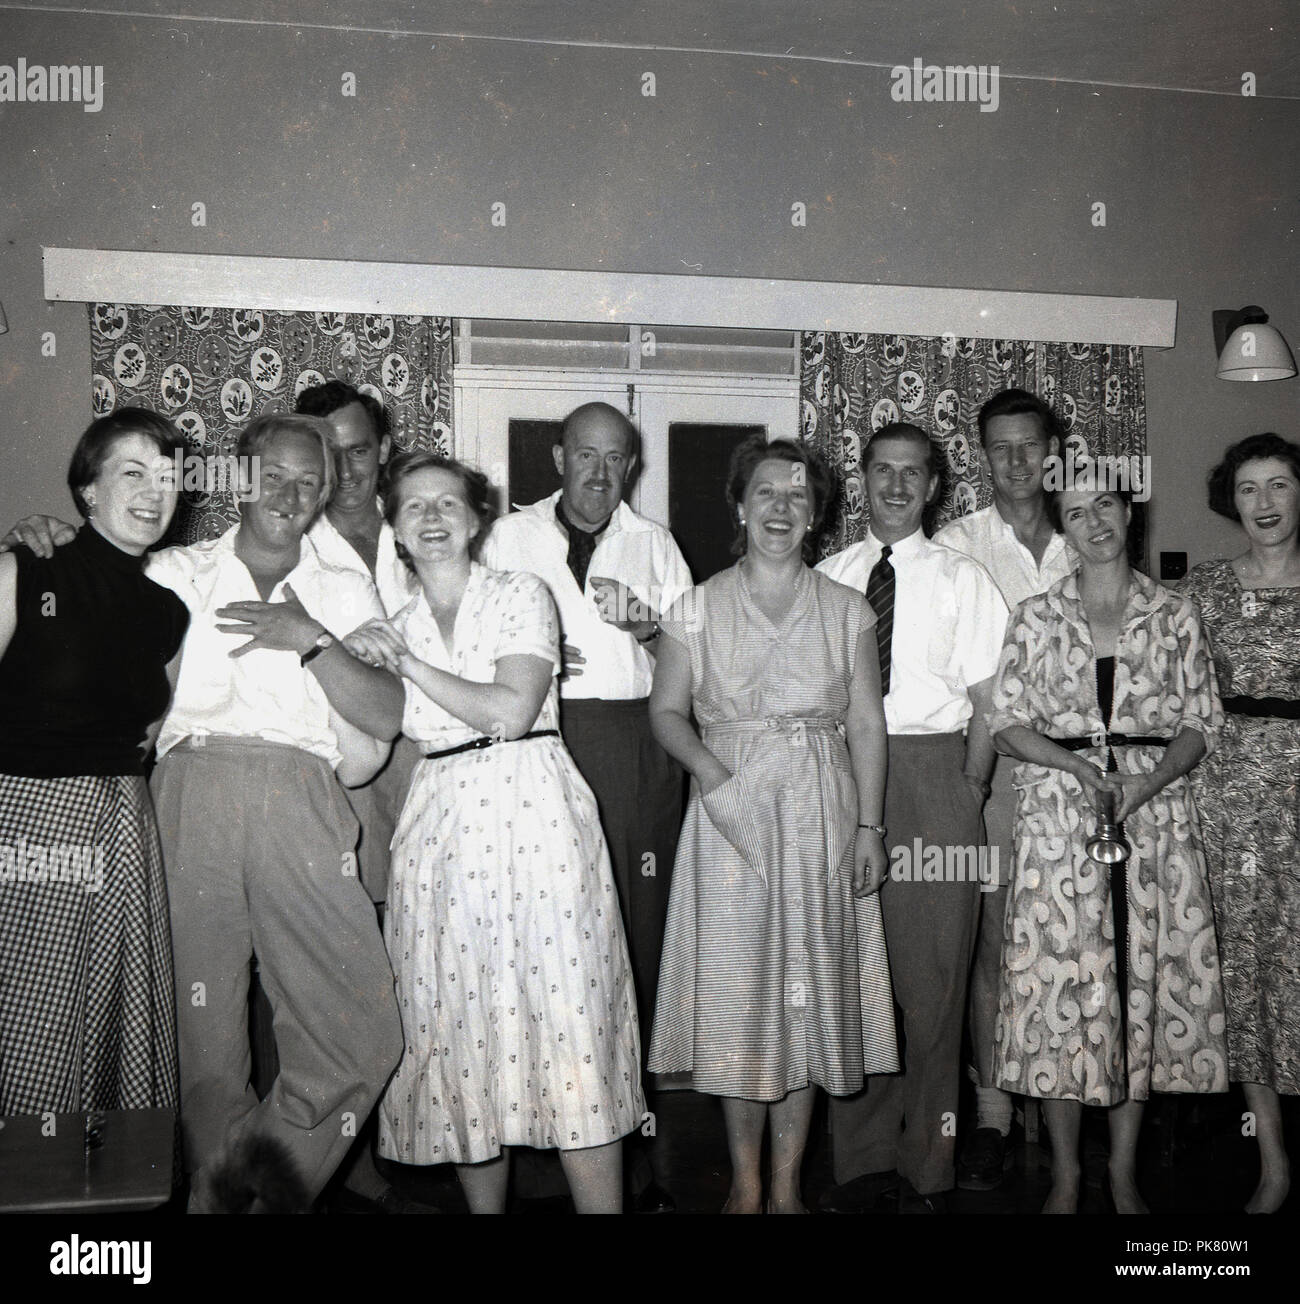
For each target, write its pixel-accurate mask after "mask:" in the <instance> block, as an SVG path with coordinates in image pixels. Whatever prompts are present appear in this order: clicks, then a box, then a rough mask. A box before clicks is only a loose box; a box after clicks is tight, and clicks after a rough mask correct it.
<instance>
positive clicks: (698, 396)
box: [452, 365, 799, 525]
mask: <svg viewBox="0 0 1300 1304" xmlns="http://www.w3.org/2000/svg"><path fill="white" fill-rule="evenodd" d="M452 380H453V387H454V391H455V393H454V402H455V413H456V443H457V446H458V449H459V451H460V456H462V457H464V458H465V459H466V460H467V461H468V462H470V463H471V464H473V465H474V466H477V467H479V468H480V469H481V470H483V471H484V472H486V473H487V475H488V477H489V478H490V479H491V480H492V482H493V484H494V485H495V486H496V487H497V488H498V490H500V491H502V493H503V495H504V497H505V499H508V498H509V489H510V486H509V483H508V479H507V465H508V460H507V454H508V451H509V450H508V445H507V442H506V428H505V426H504V424H503V422H502V417H503V415H504V414H503V412H502V405H501V404H500V402H499V399H500V396H502V395H508V394H511V393H515V394H518V395H519V398H520V399H521V400H525V396H531V397H532V398H533V399H534V400H537V399H540V400H541V401H540V402H537V401H534V402H533V415H536V416H540V417H544V418H551V419H558V418H559V417H562V416H563V415H565V413H567V412H568V411H570V410H571V409H572V408H573V407H574V406H576V404H578V403H582V402H588V401H591V400H593V399H600V400H603V401H604V402H607V403H609V404H611V405H612V406H614V407H616V408H618V409H619V411H620V412H627V411H628V406H629V405H628V394H629V386H630V387H631V395H632V403H631V409H632V410H631V412H630V413H629V415H630V417H631V419H632V421H633V423H634V424H635V425H636V426H637V428H638V429H639V430H640V431H641V443H642V448H641V452H642V463H643V466H642V473H641V475H640V476H639V477H638V480H637V483H636V486H635V488H634V490H633V493H632V498H631V504H632V507H633V509H634V510H636V511H638V512H641V513H642V514H643V515H645V516H648V517H650V518H651V520H655V521H658V522H659V523H660V524H663V525H667V524H668V425H669V423H670V422H672V421H698V422H717V423H720V424H732V423H734V424H737V425H750V424H753V425H765V426H766V427H767V428H768V434H769V437H770V438H776V437H778V436H779V435H789V436H795V435H797V433H798V428H799V426H798V422H799V380H798V378H797V377H794V376H710V375H701V374H700V373H699V372H646V371H607V370H605V371H567V370H566V371H559V370H550V369H543V368H534V367H526V368H525V367H521V368H507V367H476V366H472V365H471V366H459V367H456V368H455V369H454V370H453V372H452ZM548 398H549V399H552V400H553V401H547V399H548ZM502 507H503V508H504V507H506V502H505V501H503V502H502Z"/></svg>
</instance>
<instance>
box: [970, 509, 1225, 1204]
mask: <svg viewBox="0 0 1300 1304" xmlns="http://www.w3.org/2000/svg"><path fill="white" fill-rule="evenodd" d="M1049 512H1050V513H1051V514H1052V515H1053V516H1054V518H1055V519H1054V520H1053V524H1054V525H1056V526H1057V528H1058V529H1060V530H1061V532H1062V533H1063V534H1064V535H1065V537H1066V539H1067V540H1068V541H1069V543H1070V544H1071V545H1072V546H1073V547H1074V549H1075V551H1076V552H1077V554H1078V556H1079V569H1078V571H1077V572H1076V573H1075V574H1073V575H1069V576H1067V577H1066V578H1065V579H1063V580H1061V581H1059V582H1058V583H1056V584H1054V585H1053V586H1052V587H1051V588H1050V589H1049V590H1048V591H1047V592H1046V593H1044V594H1040V595H1038V596H1036V597H1032V598H1029V599H1027V600H1026V601H1024V602H1022V603H1021V604H1020V606H1019V607H1017V608H1016V610H1015V612H1014V614H1013V615H1012V617H1011V621H1010V624H1009V626H1008V629H1007V638H1006V643H1005V646H1004V647H1003V651H1002V661H1001V664H1000V666H999V668H998V678H997V686H996V688H995V690H994V697H993V703H994V709H993V711H992V713H991V714H990V716H989V719H988V725H989V732H990V733H991V734H993V736H994V739H995V741H996V743H997V745H998V747H999V749H1000V750H1002V751H1005V752H1008V753H1009V754H1011V755H1012V756H1015V757H1016V758H1018V759H1019V760H1020V762H1021V764H1020V765H1019V766H1017V768H1016V778H1015V786H1016V790H1017V809H1016V824H1015V844H1016V863H1015V870H1014V876H1013V878H1012V881H1011V887H1010V892H1011V899H1010V902H1009V908H1008V913H1007V924H1006V930H1005V932H1004V940H1003V950H1002V969H1003V978H1002V992H1001V998H1000V1005H999V1012H998V1018H997V1025H996V1032H995V1052H994V1061H995V1065H994V1067H995V1074H996V1077H997V1085H998V1086H1000V1087H1002V1088H1003V1089H1004V1090H1007V1091H1014V1092H1021V1093H1024V1094H1026V1095H1030V1096H1036V1097H1041V1098H1043V1099H1044V1101H1045V1102H1046V1103H1045V1105H1044V1112H1045V1113H1046V1115H1047V1120H1048V1124H1049V1127H1050V1129H1051V1137H1052V1190H1051V1194H1050V1195H1049V1197H1048V1200H1047V1203H1046V1205H1045V1206H1044V1212H1045V1213H1070V1212H1074V1211H1075V1209H1076V1208H1077V1204H1078V1194H1079V1177H1080V1164H1079V1152H1078V1140H1079V1125H1080V1121H1081V1118H1082V1113H1083V1106H1084V1105H1085V1104H1089V1105H1103V1106H1108V1107H1110V1134H1111V1152H1110V1164H1109V1170H1110V1190H1111V1194H1112V1196H1113V1198H1114V1202H1115V1206H1116V1209H1117V1210H1118V1211H1119V1212H1121V1213H1139V1212H1145V1211H1146V1205H1145V1204H1144V1203H1143V1201H1142V1198H1141V1196H1140V1195H1139V1194H1138V1191H1137V1185H1136V1180H1135V1163H1136V1152H1137V1140H1138V1130H1139V1128H1140V1126H1141V1120H1142V1109H1143V1102H1145V1101H1146V1099H1147V1097H1148V1096H1149V1095H1150V1093H1151V1092H1153V1091H1160V1092H1211V1091H1226V1090H1227V1082H1228V1076H1227V1051H1226V1046H1225V1044H1224V1015H1223V995H1222V991H1221V988H1220V981H1219V965H1218V953H1217V951H1216V948H1215V938H1214V915H1213V910H1212V907H1211V902H1210V890H1209V882H1208V876H1207V872H1206V866H1205V857H1204V855H1203V854H1202V851H1201V847H1200V842H1199V836H1198V831H1197V817H1196V808H1195V806H1194V804H1193V801H1192V796H1191V789H1190V787H1189V784H1188V781H1187V779H1186V778H1185V777H1184V776H1185V775H1186V774H1187V772H1188V771H1189V770H1190V769H1191V768H1192V766H1194V765H1195V764H1196V762H1197V761H1198V760H1199V759H1200V757H1201V756H1203V755H1204V754H1205V752H1206V750H1207V749H1208V748H1210V747H1212V746H1213V745H1214V740H1215V736H1216V735H1217V733H1218V730H1219V727H1220V724H1221V721H1222V711H1221V709H1220V706H1219V699H1218V694H1217V692H1216V690H1215V683H1214V669H1213V666H1212V664H1211V662H1210V657H1209V652H1208V649H1207V648H1206V646H1205V641H1204V638H1203V637H1202V634H1201V627H1200V621H1199V619H1198V618H1197V615H1196V611H1195V608H1194V607H1193V606H1192V604H1191V602H1190V601H1188V600H1187V599H1186V598H1183V597H1177V596H1175V595H1173V594H1171V593H1170V592H1168V590H1166V589H1164V588H1162V587H1161V586H1160V585H1159V584H1156V583H1155V582H1154V581H1152V580H1150V579H1148V578H1147V577H1146V576H1145V575H1142V574H1140V573H1138V572H1136V571H1133V570H1131V569H1130V567H1129V565H1128V562H1127V560H1126V557H1125V545H1126V541H1127V532H1128V522H1129V517H1130V509H1129V506H1128V504H1127V502H1126V501H1124V500H1123V498H1122V497H1121V495H1119V494H1117V493H1113V492H1097V491H1094V490H1091V489H1081V488H1075V489H1071V490H1069V491H1065V492H1062V493H1060V494H1058V495H1054V496H1052V498H1051V499H1050V500H1049ZM1106 794H1110V795H1111V796H1112V797H1113V800H1114V801H1115V817H1116V819H1117V821H1118V822H1121V823H1122V824H1123V826H1124V830H1125V833H1126V835H1127V841H1128V843H1129V845H1130V848H1131V855H1130V857H1129V859H1128V861H1127V863H1126V864H1120V865H1118V866H1114V867H1112V868H1111V872H1109V873H1108V871H1107V867H1106V866H1103V865H1099V864H1098V863H1096V862H1095V861H1094V860H1092V859H1091V858H1090V857H1089V855H1088V852H1087V849H1086V848H1087V842H1088V839H1089V838H1090V837H1091V835H1092V833H1093V830H1094V827H1095V817H1094V815H1093V812H1092V811H1091V810H1090V806H1092V805H1095V804H1097V803H1098V801H1099V799H1100V798H1101V797H1103V796H1104V795H1106ZM1117 939H1119V940H1118V941H1117Z"/></svg>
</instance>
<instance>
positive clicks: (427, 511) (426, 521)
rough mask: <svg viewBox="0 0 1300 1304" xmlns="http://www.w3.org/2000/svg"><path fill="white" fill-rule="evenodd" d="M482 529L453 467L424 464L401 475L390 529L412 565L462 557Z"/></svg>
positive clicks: (458, 559) (455, 559) (462, 483)
mask: <svg viewBox="0 0 1300 1304" xmlns="http://www.w3.org/2000/svg"><path fill="white" fill-rule="evenodd" d="M481 529H482V525H481V523H480V521H479V519H478V517H477V516H476V515H475V514H474V508H473V507H472V506H471V504H470V501H469V498H468V497H467V496H466V493H465V485H464V482H463V481H462V480H461V478H460V476H458V475H457V474H456V473H455V472H454V471H448V470H446V469H445V468H443V467H439V466H426V467H423V468H421V469H420V470H419V471H412V472H411V473H410V474H409V475H407V476H404V477H403V478H402V482H401V485H400V486H399V488H398V491H397V510H396V512H395V513H394V514H393V533H394V534H395V535H396V538H397V542H398V543H400V544H401V545H402V546H403V547H404V548H405V549H406V551H407V552H408V553H409V554H410V556H411V561H412V562H413V563H414V564H415V565H417V566H418V565H420V564H421V563H422V562H424V563H436V562H448V561H460V560H462V559H464V558H465V557H466V556H468V554H469V546H470V544H471V543H473V541H474V539H475V537H476V536H477V535H478V533H479V531H480V530H481Z"/></svg>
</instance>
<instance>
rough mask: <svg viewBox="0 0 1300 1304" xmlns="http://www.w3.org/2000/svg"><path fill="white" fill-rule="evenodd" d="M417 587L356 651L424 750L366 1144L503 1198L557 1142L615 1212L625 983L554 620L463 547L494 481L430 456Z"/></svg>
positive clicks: (401, 468) (406, 523) (414, 479)
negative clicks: (563, 713) (385, 1078)
mask: <svg viewBox="0 0 1300 1304" xmlns="http://www.w3.org/2000/svg"><path fill="white" fill-rule="evenodd" d="M384 512H385V516H386V517H387V518H388V521H389V523H390V524H391V525H392V526H393V531H394V534H395V536H396V539H397V543H398V546H399V550H401V551H404V553H405V554H406V556H407V557H409V558H410V563H409V564H410V565H411V567H412V569H413V570H414V571H415V573H416V576H417V577H418V579H419V581H420V591H419V593H418V594H417V596H416V597H415V598H413V599H412V601H411V602H410V603H409V604H408V605H407V606H405V607H404V608H403V609H402V610H401V611H400V612H398V613H397V615H395V616H394V617H393V618H392V619H391V620H389V621H376V622H372V623H370V624H367V625H365V626H363V627H362V628H361V629H360V630H358V631H356V632H354V633H353V634H352V635H350V636H349V637H348V639H347V640H346V643H347V646H348V648H349V649H350V650H351V651H353V652H355V653H356V654H357V655H359V656H361V657H362V658H363V659H367V660H371V661H372V662H374V663H376V664H381V665H384V666H386V667H387V668H388V669H390V670H392V671H393V672H394V673H396V674H399V675H401V676H402V677H403V679H404V680H405V681H406V710H405V714H404V716H403V725H402V727H403V731H404V732H405V734H406V735H407V736H408V737H409V738H413V739H415V740H416V742H417V743H419V744H420V751H421V752H422V753H423V754H424V758H425V759H424V760H422V761H421V762H420V763H419V765H417V766H416V769H415V773H414V775H413V776H412V779H411V787H410V791H409V793H408V795H407V799H406V804H405V806H404V807H403V809H402V814H401V816H400V818H399V820H398V827H397V832H396V834H395V836H394V838H393V864H392V874H391V876H390V880H389V886H388V908H387V912H386V917H385V930H386V937H385V940H386V942H387V944H388V954H389V958H390V959H391V960H392V964H393V972H394V975H395V976H396V979H397V995H398V1001H399V1004H400V1007H401V1013H402V1031H403V1033H404V1034H405V1037H406V1051H405V1054H404V1055H403V1057H402V1060H401V1062H400V1063H399V1064H398V1067H397V1072H396V1073H395V1074H394V1076H393V1079H392V1081H391V1082H390V1083H389V1086H388V1091H387V1092H386V1094H385V1096H384V1099H383V1102H382V1104H381V1106H380V1127H379V1151H380V1154H382V1155H384V1156H385V1157H386V1158H390V1159H397V1160H400V1161H402V1162H404V1163H408V1164H437V1163H454V1164H455V1165H456V1172H457V1177H458V1178H459V1180H460V1183H461V1186H462V1188H463V1189H464V1191H465V1197H466V1200H467V1201H468V1203H469V1206H470V1210H471V1212H473V1213H500V1212H504V1209H505V1203H506V1190H507V1183H508V1177H509V1167H508V1164H509V1158H508V1154H509V1148H510V1147H512V1146H532V1147H536V1148H538V1149H552V1148H553V1149H557V1150H559V1152H560V1160H561V1163H562V1165H563V1167H564V1171H565V1175H566V1177H567V1178H568V1181H569V1186H570V1189H571V1190H572V1193H573V1199H574V1204H575V1205H576V1207H577V1210H578V1212H579V1213H617V1212H618V1211H619V1209H620V1208H621V1206H622V1198H623V1183H622V1158H621V1140H620V1139H621V1138H622V1137H624V1136H626V1135H627V1134H628V1133H629V1132H631V1131H633V1130H634V1129H636V1128H639V1127H641V1126H642V1124H643V1123H644V1121H645V1113H644V1110H645V1102H644V1098H643V1095H642V1089H641V1072H640V1042H639V1038H638V1029H637V1016H636V999H635V996H634V994H633V987H632V972H631V967H630V965H629V962H628V955H627V946H626V943H625V941H624V938H623V927H622V923H621V921H620V918H619V910H618V899H617V897H616V895H615V887H614V877H613V871H612V870H611V868H610V861H609V851H608V849H607V847H606V845H605V839H604V836H603V834H602V833H601V829H600V819H599V816H598V815H597V812H596V799H595V798H594V797H593V796H592V793H591V789H590V788H589V787H588V786H587V784H586V782H585V781H584V780H583V779H582V776H581V775H580V774H579V773H578V771H577V767H576V766H575V765H574V763H573V759H572V758H571V757H570V756H569V753H568V752H567V751H566V750H565V747H564V744H563V742H562V741H561V739H560V737H559V702H558V694H557V692H556V687H555V678H554V676H555V674H556V672H557V671H558V670H559V668H560V648H559V623H558V619H557V617H556V614H555V605H554V603H553V601H552V599H551V596H550V594H549V593H548V591H547V589H546V586H545V585H544V584H543V583H542V581H541V580H539V579H538V578H537V577H536V576H535V575H528V574H523V573H521V572H513V571H497V570H490V569H489V568H488V567H486V566H480V565H479V564H478V563H476V562H474V561H472V560H471V558H470V545H471V543H472V542H473V541H474V540H475V539H476V538H477V536H478V535H479V533H480V532H481V531H482V529H483V526H484V523H485V521H486V519H487V481H486V479H485V478H484V477H483V476H482V475H480V474H479V473H478V472H477V471H473V470H471V469H470V468H468V467H465V466H462V465H461V464H460V463H458V462H453V461H451V460H450V459H447V458H443V457H439V456H438V455H436V454H433V453H423V452H421V453H407V454H403V455H402V456H401V457H399V458H397V459H396V460H395V461H394V462H393V465H392V466H391V467H390V469H389V483H388V491H387V494H386V495H385V503H384Z"/></svg>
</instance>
